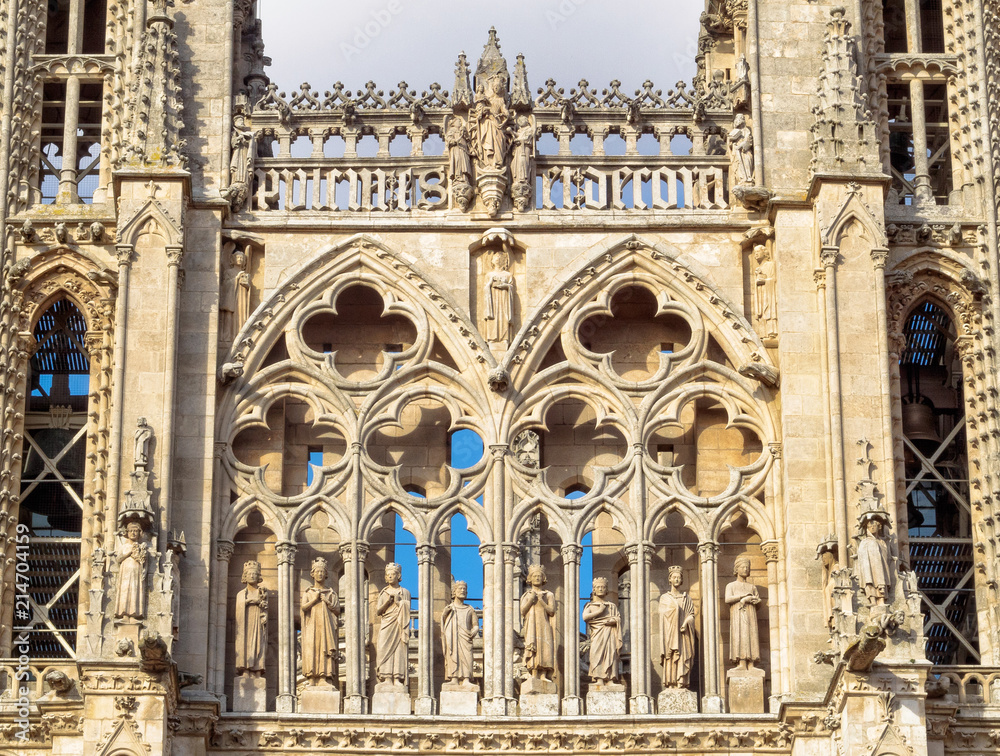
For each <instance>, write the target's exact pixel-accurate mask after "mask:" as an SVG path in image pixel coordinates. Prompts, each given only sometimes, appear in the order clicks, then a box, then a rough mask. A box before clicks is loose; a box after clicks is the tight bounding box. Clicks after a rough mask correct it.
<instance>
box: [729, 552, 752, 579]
mask: <svg viewBox="0 0 1000 756" xmlns="http://www.w3.org/2000/svg"><path fill="white" fill-rule="evenodd" d="M733 574H734V575H735V576H736V577H744V578H745V577H750V557H748V556H746V555H745V554H744V555H743V556H738V557H736V562H735V563H734V564H733Z"/></svg>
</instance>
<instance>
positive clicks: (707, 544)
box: [698, 541, 719, 563]
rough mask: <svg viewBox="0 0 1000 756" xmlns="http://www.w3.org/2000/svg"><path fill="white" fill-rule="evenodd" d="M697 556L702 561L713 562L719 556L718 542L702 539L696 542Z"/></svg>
mask: <svg viewBox="0 0 1000 756" xmlns="http://www.w3.org/2000/svg"><path fill="white" fill-rule="evenodd" d="M698 557H699V558H700V559H701V561H702V563H705V562H714V561H715V560H716V559H718V558H719V544H717V543H716V542H715V541H702V542H701V543H699V544H698Z"/></svg>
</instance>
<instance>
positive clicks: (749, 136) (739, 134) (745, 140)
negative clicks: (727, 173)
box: [726, 113, 754, 186]
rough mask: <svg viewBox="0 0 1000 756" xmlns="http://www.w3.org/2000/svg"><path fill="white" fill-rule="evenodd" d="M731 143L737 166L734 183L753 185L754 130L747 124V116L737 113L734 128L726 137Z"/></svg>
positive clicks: (731, 151) (734, 161)
mask: <svg viewBox="0 0 1000 756" xmlns="http://www.w3.org/2000/svg"><path fill="white" fill-rule="evenodd" d="M726 142H727V143H728V144H729V149H730V153H731V155H732V158H733V163H734V165H735V166H736V173H737V174H738V175H736V176H734V178H735V179H736V180H735V181H733V184H734V185H738V184H744V185H748V186H753V181H754V178H753V168H754V165H753V130H752V129H751V128H750V127H749V126H748V125H747V117H746V116H745V115H743V113H739V114H737V116H736V118H735V119H734V120H733V128H732V129H731V130H730V131H729V136H728V137H727V139H726Z"/></svg>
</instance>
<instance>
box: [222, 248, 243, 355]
mask: <svg viewBox="0 0 1000 756" xmlns="http://www.w3.org/2000/svg"><path fill="white" fill-rule="evenodd" d="M228 262H229V264H228V265H227V266H226V267H225V268H224V269H223V271H222V289H221V291H220V295H219V312H220V313H221V315H222V318H221V321H222V322H221V323H220V324H219V331H220V332H221V333H223V334H227V335H228V337H229V338H230V339H235V338H236V334H237V333H239V330H240V327H241V326H242V325H243V324H244V323H246V322H247V319H248V318H249V317H250V274H249V273H248V272H247V256H246V254H245V253H244V252H243V250H241V249H239V248H237V247H235V246H234V247H233V248H232V252H231V253H230V254H229V261H228Z"/></svg>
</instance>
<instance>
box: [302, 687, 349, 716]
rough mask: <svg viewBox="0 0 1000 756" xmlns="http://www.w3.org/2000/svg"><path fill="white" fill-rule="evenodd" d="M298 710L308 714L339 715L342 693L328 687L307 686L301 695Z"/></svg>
mask: <svg viewBox="0 0 1000 756" xmlns="http://www.w3.org/2000/svg"><path fill="white" fill-rule="evenodd" d="M298 710H299V711H301V712H304V713H307V714H339V713H340V691H339V690H334V689H333V688H332V687H330V686H326V685H307V686H306V687H304V688H303V689H302V692H301V693H299V706H298Z"/></svg>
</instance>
